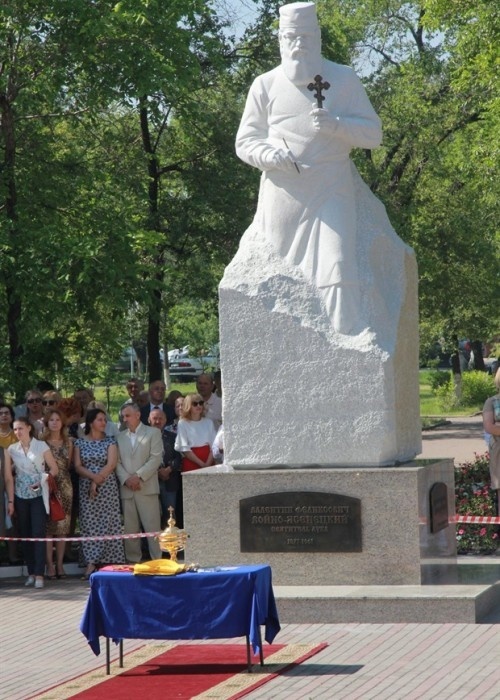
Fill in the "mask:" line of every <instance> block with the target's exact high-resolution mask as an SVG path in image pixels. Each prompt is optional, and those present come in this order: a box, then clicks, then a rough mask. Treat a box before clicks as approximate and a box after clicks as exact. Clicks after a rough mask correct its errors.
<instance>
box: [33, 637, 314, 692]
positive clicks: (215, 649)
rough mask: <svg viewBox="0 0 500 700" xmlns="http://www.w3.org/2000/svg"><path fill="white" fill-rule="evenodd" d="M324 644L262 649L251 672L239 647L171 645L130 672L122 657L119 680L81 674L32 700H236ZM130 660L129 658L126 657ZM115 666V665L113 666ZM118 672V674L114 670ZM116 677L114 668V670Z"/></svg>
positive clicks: (101, 674) (115, 676) (236, 645)
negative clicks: (122, 664)
mask: <svg viewBox="0 0 500 700" xmlns="http://www.w3.org/2000/svg"><path fill="white" fill-rule="evenodd" d="M325 646H326V644H315V645H314V644H289V645H284V644H272V645H267V644H266V645H265V647H264V666H263V667H261V666H260V665H259V664H258V657H255V656H253V655H252V661H253V662H254V665H253V672H252V673H248V672H247V659H246V646H245V644H177V645H176V646H174V647H173V648H171V649H169V650H168V651H166V652H164V653H161V654H159V655H157V656H154V657H153V658H151V659H148V660H146V661H145V662H144V663H141V664H139V665H137V666H134V667H132V668H128V669H127V666H128V665H130V664H131V663H133V662H132V659H131V658H130V657H127V656H126V657H125V661H124V663H125V668H124V669H123V670H122V672H121V673H119V675H114V676H106V675H105V671H104V669H103V670H102V671H101V672H100V673H99V674H96V673H95V672H93V673H91V674H85V675H84V676H80V677H79V678H77V679H74V680H72V681H69V682H68V683H64V684H62V685H61V686H58V687H56V688H53V689H52V690H51V691H46V692H45V693H43V694H42V695H39V696H37V697H38V698H47V699H48V698H63V697H64V698H72V699H73V700H124V699H127V698H134V700H142V699H144V700H165V698H167V700H172V699H173V698H175V699H177V700H192V699H193V698H198V697H200V696H201V697H200V700H201V698H203V694H204V693H205V692H207V691H208V692H207V695H206V697H207V698H208V697H210V698H211V699H214V700H237V698H242V697H243V696H244V695H246V694H247V693H249V692H250V691H251V690H254V689H255V688H257V687H258V686H260V685H263V684H264V683H267V682H268V681H270V680H271V679H272V678H274V677H275V676H276V675H278V674H280V673H283V671H285V670H287V669H289V668H291V667H293V666H294V665H297V664H300V663H301V662H302V661H305V659H308V658H309V657H311V656H313V655H314V654H316V653H317V652H318V651H320V650H321V649H324V648H325ZM130 656H133V654H132V655H130ZM114 666H115V664H114ZM120 670H121V669H120ZM114 672H115V673H117V672H118V669H116V668H115V669H114Z"/></svg>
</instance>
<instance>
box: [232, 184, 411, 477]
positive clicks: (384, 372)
mask: <svg viewBox="0 0 500 700" xmlns="http://www.w3.org/2000/svg"><path fill="white" fill-rule="evenodd" d="M353 177H354V181H355V185H356V201H357V202H358V205H357V217H358V225H357V228H358V232H359V233H358V236H357V240H356V245H357V250H356V255H357V263H358V271H359V279H360V290H361V292H360V294H361V298H360V305H361V307H360V317H361V318H362V319H363V322H364V326H365V330H364V331H362V332H360V333H358V335H353V336H348V335H343V334H340V333H337V332H335V331H334V330H333V327H332V324H331V320H330V318H329V317H328V315H327V313H326V309H325V306H324V304H323V302H322V299H321V295H320V293H319V291H318V289H316V288H315V287H314V286H313V285H312V284H311V283H310V282H308V281H307V280H306V279H305V277H304V275H303V274H302V272H301V270H300V268H299V267H297V266H293V265H290V264H288V263H287V262H286V260H284V259H283V258H282V257H281V256H279V255H278V254H277V252H276V251H275V249H274V247H273V245H272V242H270V241H268V240H266V239H265V238H264V237H263V235H262V234H261V232H260V231H259V230H258V229H257V227H256V224H254V225H252V226H251V227H250V228H249V229H248V230H247V231H246V233H245V234H244V236H243V238H242V241H241V244H240V248H239V250H238V253H237V254H236V256H235V258H234V259H233V260H232V262H231V263H230V265H229V266H228V267H227V268H226V271H225V274H224V278H223V279H222V281H221V283H220V290H219V295H220V304H219V315H220V342H221V366H222V380H223V388H224V389H223V421H224V447H225V461H226V462H227V463H228V464H230V465H231V466H232V467H234V468H235V469H249V468H250V469H254V468H257V469H261V468H269V467H276V466H279V465H287V466H288V467H303V466H309V465H325V466H339V467H342V466H367V467H373V466H381V465H390V464H396V463H398V462H404V461H408V460H411V459H414V458H415V456H416V455H417V454H419V453H420V451H421V430H420V415H419V386H418V309H417V267H416V263H415V257H414V254H413V251H412V250H411V249H410V248H409V247H408V246H407V245H405V244H404V243H403V242H402V241H401V239H399V238H398V236H397V235H396V233H395V232H394V230H393V228H392V227H391V225H390V223H389V220H388V219H387V216H386V213H385V209H384V207H383V206H382V204H381V203H380V202H379V201H378V200H377V199H375V198H374V197H373V195H372V194H371V192H370V191H369V189H368V188H367V187H366V185H365V184H364V183H363V182H362V180H361V178H360V177H359V175H358V174H357V172H356V171H354V174H353Z"/></svg>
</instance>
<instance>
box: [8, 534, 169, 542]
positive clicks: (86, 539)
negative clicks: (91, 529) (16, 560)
mask: <svg viewBox="0 0 500 700" xmlns="http://www.w3.org/2000/svg"><path fill="white" fill-rule="evenodd" d="M158 535H161V532H137V533H133V534H130V535H101V536H100V537H90V536H89V537H85V536H82V537H0V541H2V540H4V541H6V542H99V541H101V540H134V539H137V538H138V537H158Z"/></svg>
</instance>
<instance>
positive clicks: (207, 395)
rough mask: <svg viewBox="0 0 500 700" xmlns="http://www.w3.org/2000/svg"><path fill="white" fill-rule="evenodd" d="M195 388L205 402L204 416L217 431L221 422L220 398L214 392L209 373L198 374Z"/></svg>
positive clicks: (212, 381)
mask: <svg viewBox="0 0 500 700" xmlns="http://www.w3.org/2000/svg"><path fill="white" fill-rule="evenodd" d="M196 389H197V390H198V393H199V394H200V396H201V398H202V399H203V401H204V402H205V406H206V412H205V416H206V417H207V418H210V419H211V420H212V421H213V423H214V426H215V430H216V431H217V430H218V429H219V428H220V426H221V424H222V399H221V398H220V396H217V394H216V393H215V392H214V389H215V385H214V380H213V379H212V377H211V375H210V374H200V376H199V377H198V378H197V380H196Z"/></svg>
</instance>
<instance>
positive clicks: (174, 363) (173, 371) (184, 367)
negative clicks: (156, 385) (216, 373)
mask: <svg viewBox="0 0 500 700" xmlns="http://www.w3.org/2000/svg"><path fill="white" fill-rule="evenodd" d="M168 371H169V373H170V378H171V379H172V380H173V381H178V382H193V381H195V380H196V377H198V376H199V375H200V374H203V366H202V364H201V362H198V360H195V359H194V358H192V357H175V358H174V359H172V360H170V362H169V368H168Z"/></svg>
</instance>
